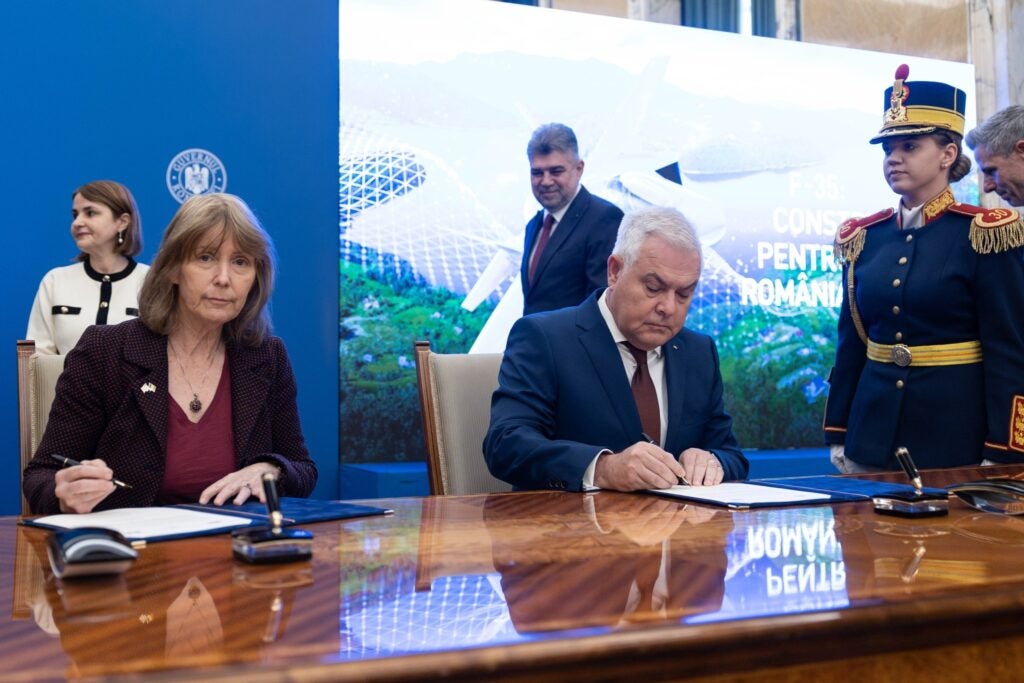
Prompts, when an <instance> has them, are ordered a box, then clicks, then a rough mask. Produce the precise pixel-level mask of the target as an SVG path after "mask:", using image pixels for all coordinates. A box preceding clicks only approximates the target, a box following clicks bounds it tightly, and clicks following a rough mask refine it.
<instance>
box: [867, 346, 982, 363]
mask: <svg viewBox="0 0 1024 683" xmlns="http://www.w3.org/2000/svg"><path fill="white" fill-rule="evenodd" d="M868 358H869V359H871V360H873V361H877V362H879V363H895V364H896V365H898V366H900V367H901V368H905V367H907V366H908V365H912V366H914V367H925V366H933V365H970V364H971V363H980V362H981V342H980V341H966V342H957V343H955V344H930V345H928V346H907V345H906V344H878V343H876V342H873V341H871V340H870V339H869V340H868Z"/></svg>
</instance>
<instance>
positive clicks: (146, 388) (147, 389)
mask: <svg viewBox="0 0 1024 683" xmlns="http://www.w3.org/2000/svg"><path fill="white" fill-rule="evenodd" d="M154 391H156V385H155V384H153V383H152V382H146V383H145V384H143V385H142V393H144V394H148V393H151V392H154Z"/></svg>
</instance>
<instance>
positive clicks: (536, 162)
mask: <svg viewBox="0 0 1024 683" xmlns="http://www.w3.org/2000/svg"><path fill="white" fill-rule="evenodd" d="M526 155H527V157H528V158H529V160H530V185H531V187H532V188H533V196H534V197H536V198H537V201H538V202H540V205H541V206H542V207H544V210H543V211H538V212H537V215H536V216H534V217H533V218H532V219H531V220H530V222H529V223H527V225H526V242H525V244H524V248H523V263H522V267H521V279H522V282H523V314H524V315H527V314H530V313H538V312H540V311H553V310H555V309H556V308H564V307H565V306H575V305H576V304H578V303H580V302H581V301H583V300H584V299H585V298H587V295H588V294H590V293H591V292H592V291H594V290H595V289H598V288H599V287H603V286H604V281H605V267H606V266H605V264H606V262H607V260H608V255H609V254H610V253H611V251H612V245H613V244H614V243H615V231H616V230H618V228H619V222H620V221H621V220H622V211H620V210H619V208H618V207H617V206H615V205H614V204H611V203H610V202H607V201H605V200H603V199H601V198H600V197H597V196H595V195H592V194H590V193H589V192H587V189H586V188H585V187H583V186H581V185H580V177H581V176H582V175H583V160H582V159H580V155H579V145H578V144H577V143H576V135H575V133H573V132H572V129H571V128H569V127H568V126H564V125H562V124H560V123H549V124H546V125H543V126H541V127H540V128H538V129H537V130H535V131H534V132H533V135H532V136H531V137H530V143H529V144H528V145H527V147H526Z"/></svg>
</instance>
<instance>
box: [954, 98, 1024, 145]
mask: <svg viewBox="0 0 1024 683" xmlns="http://www.w3.org/2000/svg"><path fill="white" fill-rule="evenodd" d="M1018 140H1024V106H1021V105H1019V104H1014V105H1011V106H1009V107H1007V108H1006V109H1002V110H1000V111H998V112H996V113H995V114H993V115H992V116H990V117H988V119H987V120H986V121H985V122H984V123H982V124H981V125H980V126H978V127H977V128H975V129H974V130H972V131H971V132H970V133H968V134H967V138H966V142H967V146H968V147H970V148H971V149H974V148H976V147H977V146H978V145H984V146H985V147H987V148H988V151H989V153H990V154H995V155H996V156H1001V157H1005V156H1008V155H1009V154H1010V152H1012V151H1013V146H1014V145H1015V144H1017V141H1018Z"/></svg>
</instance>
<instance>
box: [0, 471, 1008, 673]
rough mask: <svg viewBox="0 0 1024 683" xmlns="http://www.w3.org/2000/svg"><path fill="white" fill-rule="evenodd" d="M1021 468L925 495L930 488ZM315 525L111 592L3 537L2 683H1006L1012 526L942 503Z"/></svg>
mask: <svg viewBox="0 0 1024 683" xmlns="http://www.w3.org/2000/svg"><path fill="white" fill-rule="evenodd" d="M997 474H1003V475H1006V474H1011V475H1015V476H1019V477H1021V478H1024V469H1022V468H986V469H984V470H981V469H973V468H972V469H964V470H950V471H943V472H926V473H925V477H924V478H925V483H926V484H927V485H931V486H941V485H946V484H948V483H952V482H953V481H963V480H969V479H977V478H982V477H983V476H995V475H997ZM372 503H373V504H379V505H384V506H387V507H390V508H393V509H394V514H393V515H389V516H386V517H368V518H362V519H354V520H348V521H342V522H328V523H320V524H311V525H308V527H306V528H308V529H309V530H311V531H313V532H314V533H315V535H316V541H315V543H316V546H315V550H314V558H313V560H312V562H308V563H305V564H298V565H295V564H292V565H278V566H270V567H266V566H264V567H254V566H247V565H242V564H239V563H237V562H234V561H232V559H231V550H230V539H229V538H228V537H227V536H212V537H205V538H198V539H190V540H181V541H170V542H164V543H153V544H150V545H149V546H148V547H147V548H145V549H144V550H143V551H142V552H141V557H140V559H139V560H138V561H137V562H136V564H135V565H134V566H133V567H132V568H131V569H130V570H129V571H128V573H127V574H125V575H124V576H122V577H118V578H107V579H87V580H78V581H72V580H66V581H64V582H63V583H62V582H60V581H57V580H56V579H54V577H53V576H52V574H51V572H50V569H49V565H48V563H47V562H46V560H45V553H43V551H42V548H43V545H42V543H43V539H44V538H45V536H46V532H45V531H42V530H39V529H29V528H25V527H20V526H18V525H17V524H16V521H17V518H14V517H10V518H3V519H0V599H3V600H5V604H6V605H8V606H9V608H10V609H9V610H4V612H5V614H4V616H3V617H2V618H0V619H2V620H0V680H13V681H40V680H48V679H64V678H128V679H134V680H137V679H138V678H139V677H140V675H144V676H145V678H146V679H147V680H177V679H187V680H198V679H202V680H210V679H229V678H230V679H244V680H245V681H247V683H254V682H257V681H269V680H332V681H376V680H387V681H406V680H423V679H428V678H434V677H446V678H448V679H450V680H481V679H486V680H520V681H527V680H529V681H531V682H536V681H542V680H550V681H564V680H573V679H576V680H588V681H598V680H611V679H615V680H652V681H653V680H674V679H683V678H698V679H702V680H708V681H726V680H741V679H742V680H768V681H790V680H792V681H795V680H844V681H845V680H851V679H852V680H858V679H860V680H897V679H900V680H912V679H917V678H920V677H922V676H930V677H932V678H936V679H946V680H948V679H950V678H953V677H956V678H968V679H970V678H974V679H979V678H981V677H982V676H984V677H985V679H986V680H1015V679H1018V677H1019V675H1020V673H1019V672H1020V670H1021V665H1022V663H1024V519H1017V518H1013V517H1001V516H997V515H992V514H986V513H981V512H976V511H974V510H972V509H971V508H968V507H967V506H965V505H963V504H962V503H960V502H959V501H951V511H950V514H949V516H948V517H945V518H933V519H930V520H905V519H900V518H895V517H886V516H881V515H877V514H875V513H874V512H873V510H872V508H871V506H870V504H867V503H843V504H836V505H833V506H827V505H826V506H810V507H790V508H774V509H762V510H755V511H741V512H729V511H727V510H723V509H716V508H710V507H702V506H699V505H692V504H691V505H686V504H684V503H679V502H676V501H671V500H665V499H661V498H657V497H653V496H646V495H630V494H618V493H610V492H602V493H597V494H588V495H583V494H568V493H555V492H551V493H549V492H543V493H512V494H498V495H482V496H461V497H448V498H445V497H433V498H422V499H419V498H404V499H391V500H383V501H372Z"/></svg>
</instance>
